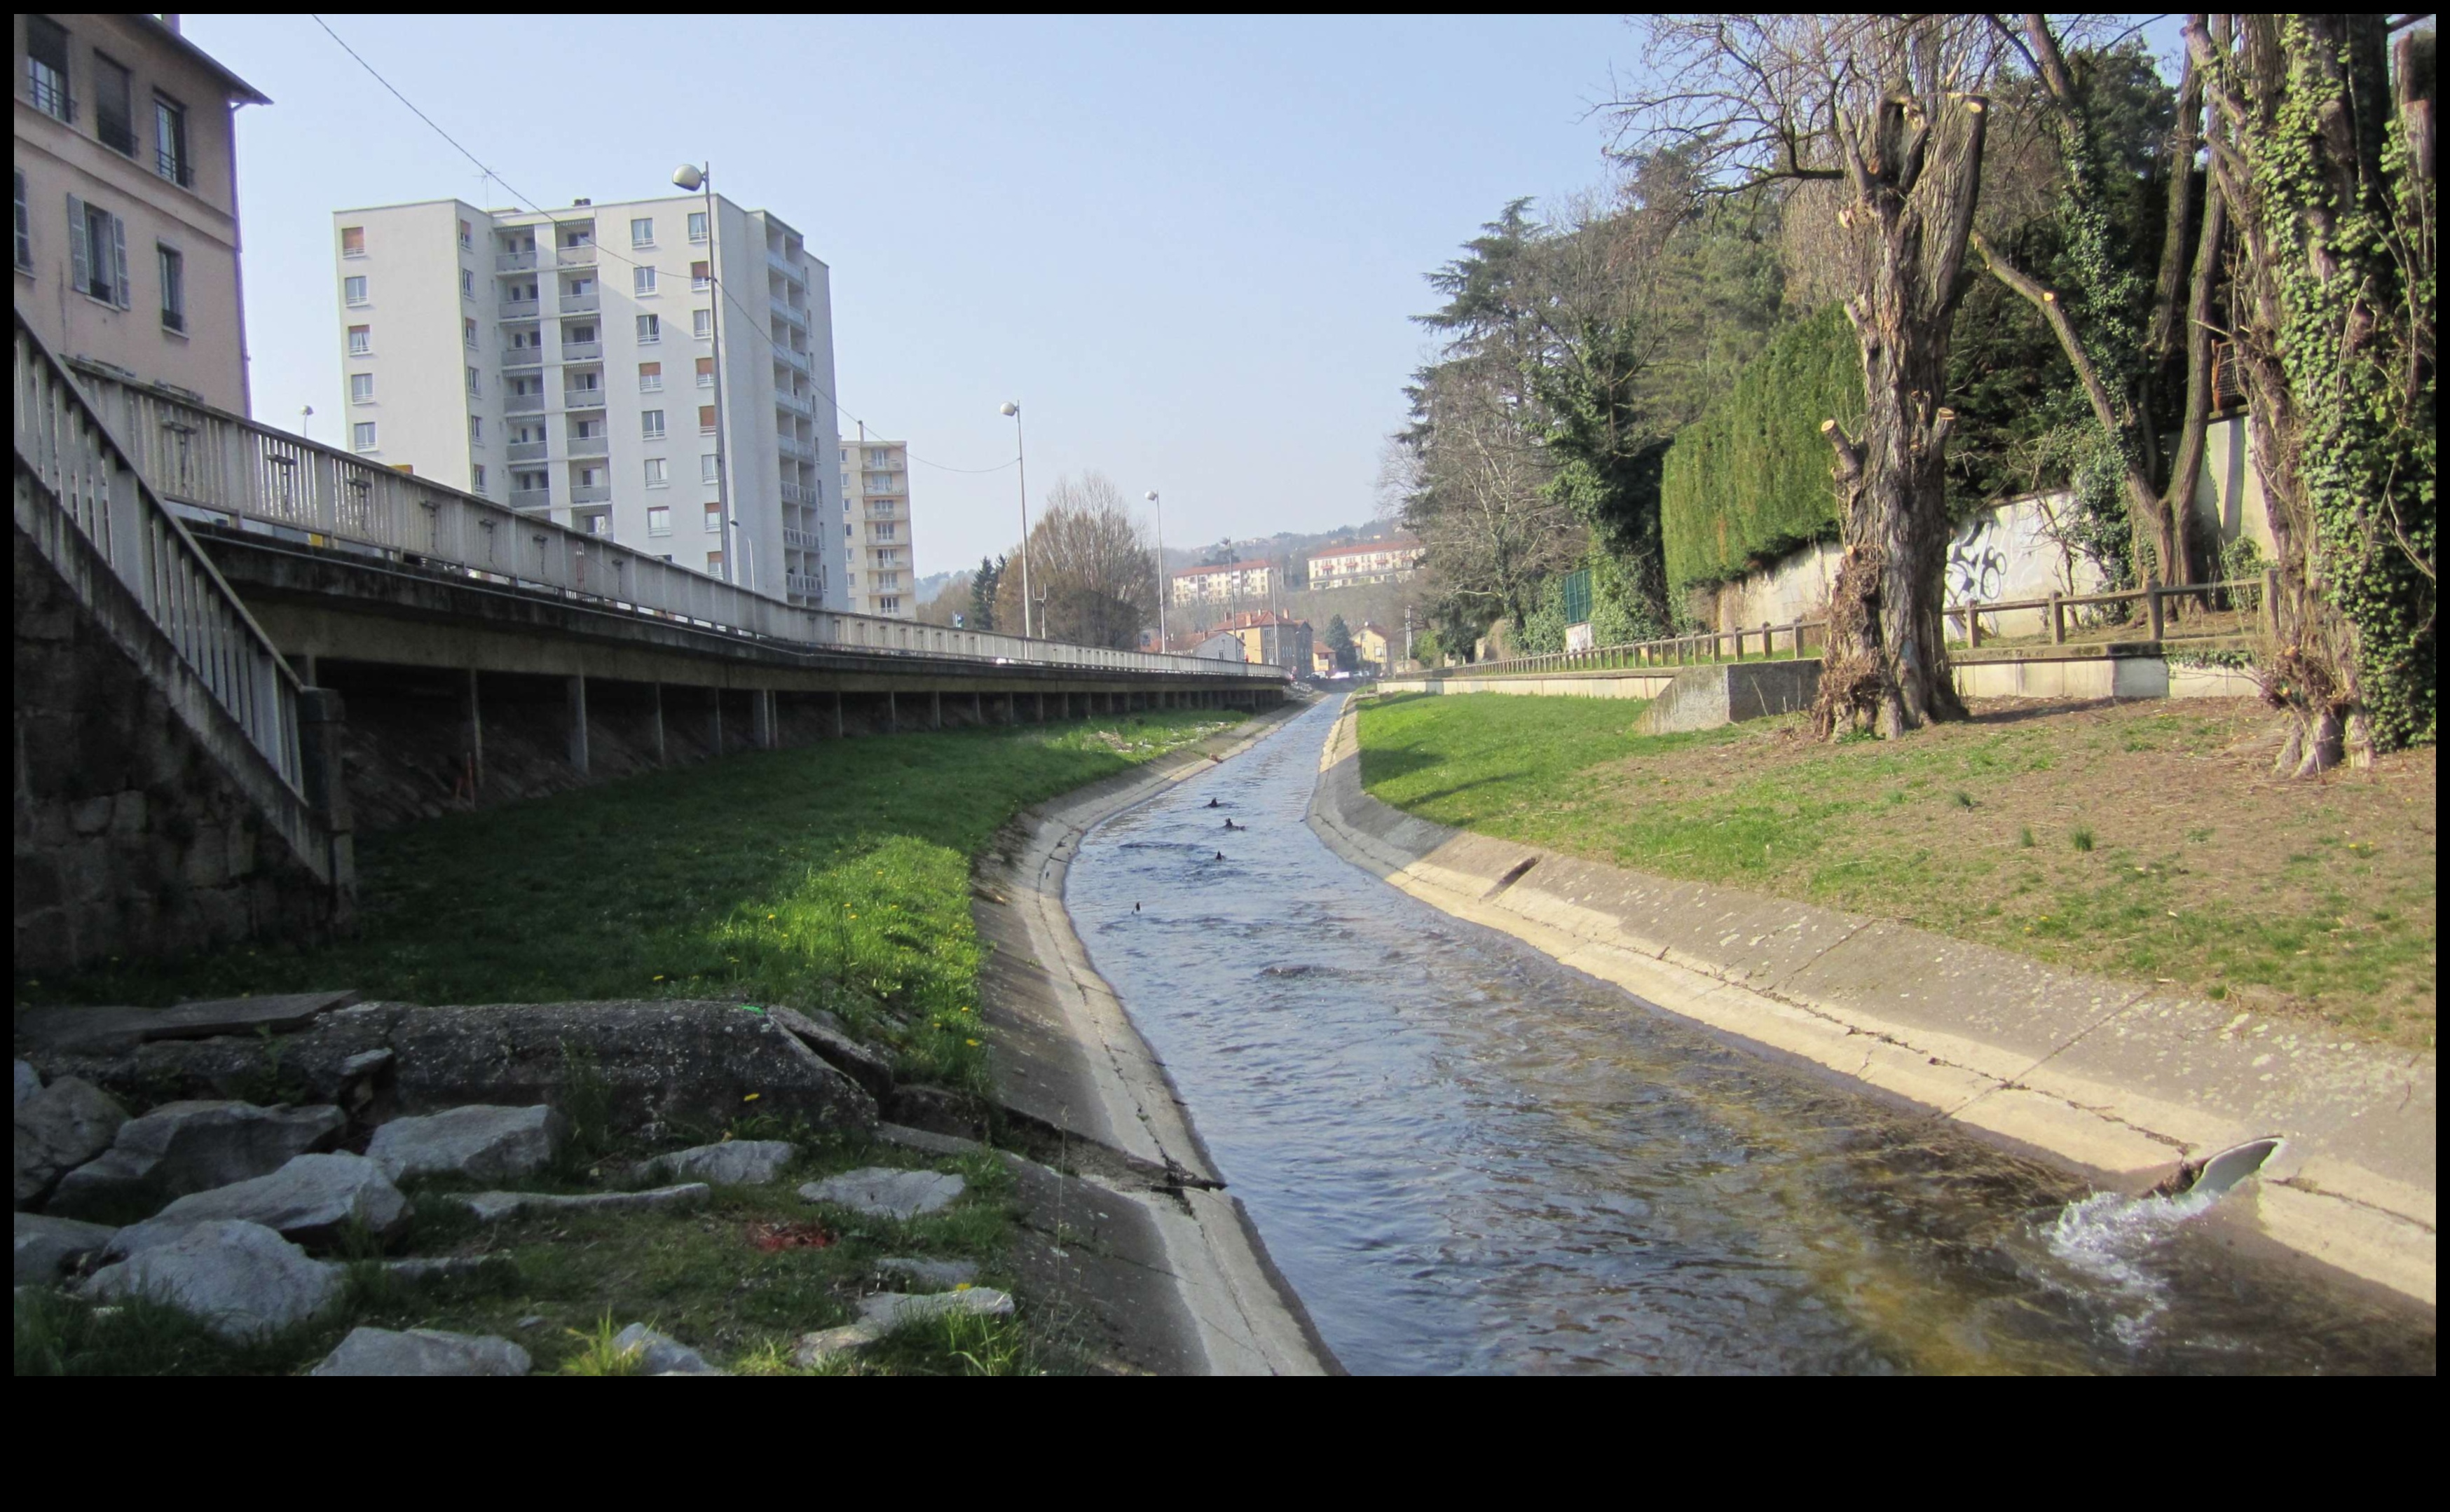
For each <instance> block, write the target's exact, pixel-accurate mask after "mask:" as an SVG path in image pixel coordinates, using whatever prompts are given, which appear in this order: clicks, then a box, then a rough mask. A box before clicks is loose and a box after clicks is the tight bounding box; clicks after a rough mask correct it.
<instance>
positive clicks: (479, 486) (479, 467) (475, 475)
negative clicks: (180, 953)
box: [468, 462, 485, 494]
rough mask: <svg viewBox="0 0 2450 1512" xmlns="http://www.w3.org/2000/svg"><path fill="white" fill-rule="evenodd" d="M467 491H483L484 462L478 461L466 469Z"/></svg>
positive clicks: (473, 492)
mask: <svg viewBox="0 0 2450 1512" xmlns="http://www.w3.org/2000/svg"><path fill="white" fill-rule="evenodd" d="M468 491H469V492H470V493H472V494H482V493H483V492H485V464H484V463H482V462H479V463H477V464H476V466H474V467H472V468H470V469H468Z"/></svg>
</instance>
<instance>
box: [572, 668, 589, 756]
mask: <svg viewBox="0 0 2450 1512" xmlns="http://www.w3.org/2000/svg"><path fill="white" fill-rule="evenodd" d="M568 688H569V691H570V768H571V770H573V771H574V772H576V773H577V774H578V775H579V776H581V777H584V776H586V775H587V674H586V673H584V672H581V673H579V674H578V675H577V676H575V677H573V678H570V679H568Z"/></svg>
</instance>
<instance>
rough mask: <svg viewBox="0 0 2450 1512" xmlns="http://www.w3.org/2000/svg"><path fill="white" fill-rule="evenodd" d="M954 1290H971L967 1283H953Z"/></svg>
mask: <svg viewBox="0 0 2450 1512" xmlns="http://www.w3.org/2000/svg"><path fill="white" fill-rule="evenodd" d="M953 1289H954V1290H956V1291H967V1290H969V1289H970V1283H969V1282H967V1281H956V1282H954V1283H953Z"/></svg>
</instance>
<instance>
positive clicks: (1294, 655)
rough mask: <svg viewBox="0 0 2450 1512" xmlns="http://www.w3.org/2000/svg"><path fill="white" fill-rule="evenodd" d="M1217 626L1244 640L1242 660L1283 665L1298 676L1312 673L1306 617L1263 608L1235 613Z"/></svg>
mask: <svg viewBox="0 0 2450 1512" xmlns="http://www.w3.org/2000/svg"><path fill="white" fill-rule="evenodd" d="M1217 629H1218V630H1223V631H1224V632H1225V633H1227V634H1230V635H1232V636H1233V637H1235V639H1236V640H1239V641H1240V642H1241V643H1242V660H1244V661H1246V662H1264V663H1266V664H1267V665H1269V666H1271V667H1281V668H1283V669H1285V670H1287V671H1289V672H1292V673H1293V674H1294V675H1295V676H1299V677H1307V676H1309V675H1310V674H1311V671H1312V668H1313V654H1312V650H1311V631H1310V623H1309V622H1308V621H1307V620H1298V619H1293V618H1292V617H1290V616H1289V615H1284V614H1279V613H1277V612H1276V611H1274V610H1264V609H1263V610H1257V611H1253V612H1251V613H1247V614H1235V615H1234V616H1232V617H1231V618H1229V619H1227V620H1226V621H1225V623H1224V624H1222V625H1220V626H1218V627H1217Z"/></svg>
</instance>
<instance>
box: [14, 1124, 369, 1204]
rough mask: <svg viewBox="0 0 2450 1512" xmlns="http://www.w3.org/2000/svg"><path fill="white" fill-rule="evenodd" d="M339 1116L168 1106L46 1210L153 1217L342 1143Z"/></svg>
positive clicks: (130, 1130)
mask: <svg viewBox="0 0 2450 1512" xmlns="http://www.w3.org/2000/svg"><path fill="white" fill-rule="evenodd" d="M347 1126H348V1120H347V1119H346V1118H345V1117H343V1116H342V1115H341V1114H340V1109H338V1108H322V1107H318V1108H259V1107H257V1106H255V1105H254V1104H253V1103H246V1102H170V1103H164V1104H163V1105H162V1106H161V1107H159V1108H156V1109H154V1110H153V1111H152V1112H151V1113H148V1114H146V1115H144V1116H143V1117H141V1118H130V1119H128V1120H127V1121H126V1123H124V1124H121V1125H120V1126H119V1134H118V1135H117V1137H115V1138H113V1139H112V1140H111V1142H110V1148H109V1149H108V1150H107V1151H105V1152H104V1153H102V1154H101V1155H100V1156H99V1157H97V1158H96V1159H94V1160H92V1161H89V1162H87V1164H85V1165H82V1166H79V1167H78V1168H77V1169H76V1170H74V1171H71V1172H69V1173H68V1174H67V1175H66V1176H63V1177H61V1178H60V1185H59V1190H58V1191H56V1192H53V1193H52V1194H51V1200H50V1201H49V1203H47V1204H45V1207H46V1208H47V1209H48V1210H49V1212H61V1213H67V1214H68V1215H69V1216H71V1217H79V1216H82V1217H96V1218H101V1217H118V1216H122V1215H125V1214H126V1213H128V1212H152V1211H153V1210H154V1209H156V1208H158V1207H160V1206H161V1205H162V1204H163V1203H164V1202H166V1201H168V1200H169V1199H170V1198H172V1197H184V1196H185V1195H187V1194H188V1193H189V1192H209V1191H211V1190H212V1189H213V1188H215V1187H226V1186H228V1185H230V1184H231V1183H233V1182H239V1181H248V1180H252V1179H254V1178H255V1177H257V1176H262V1175H269V1174H271V1173H273V1172H275V1171H278V1170H280V1169H281V1168H282V1166H285V1165H287V1164H288V1163H289V1162H290V1161H291V1160H293V1159H295V1158H296V1157H298V1156H300V1155H302V1154H306V1153H311V1152H314V1151H319V1150H329V1149H331V1148H332V1147H333V1146H334V1145H336V1144H338V1143H340V1134H341V1133H342V1132H343V1131H344V1130H345V1129H346V1128H347Z"/></svg>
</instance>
